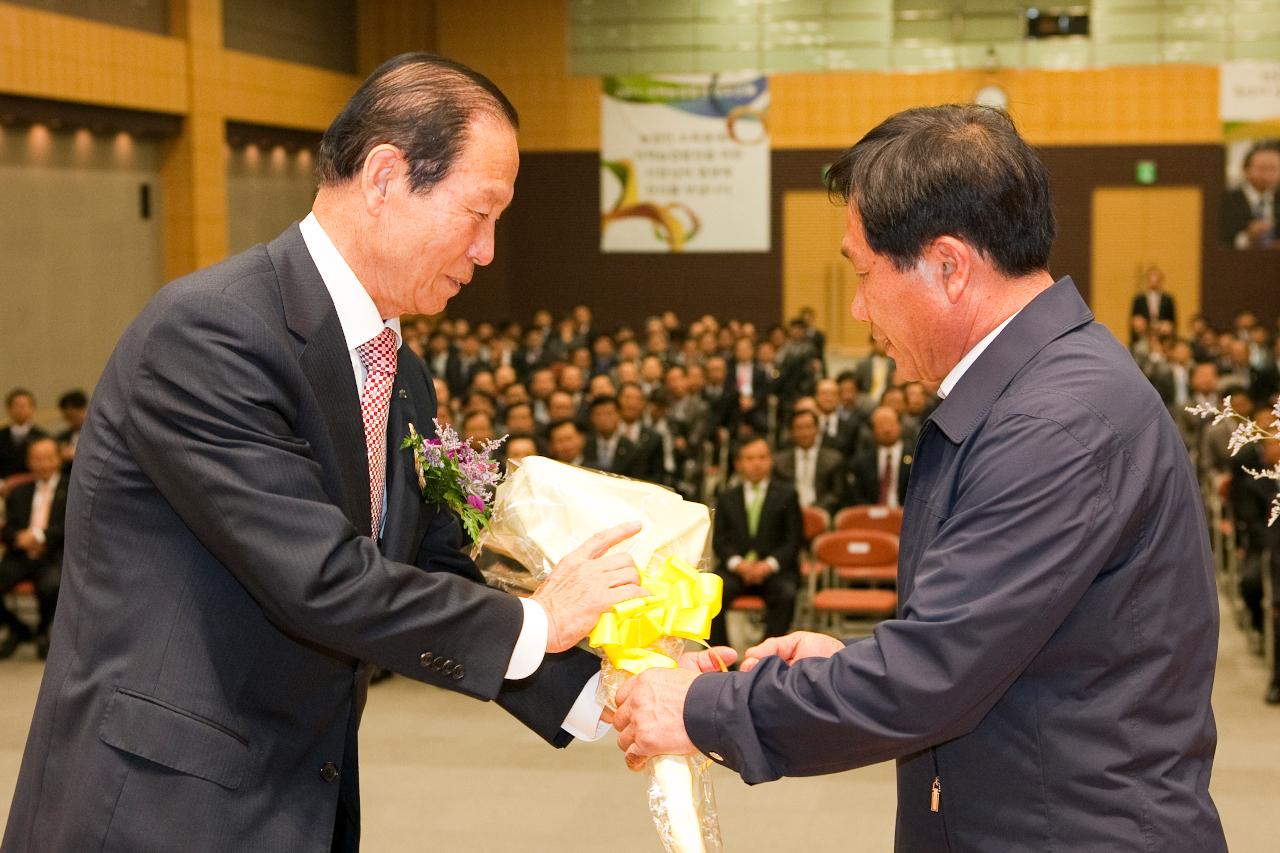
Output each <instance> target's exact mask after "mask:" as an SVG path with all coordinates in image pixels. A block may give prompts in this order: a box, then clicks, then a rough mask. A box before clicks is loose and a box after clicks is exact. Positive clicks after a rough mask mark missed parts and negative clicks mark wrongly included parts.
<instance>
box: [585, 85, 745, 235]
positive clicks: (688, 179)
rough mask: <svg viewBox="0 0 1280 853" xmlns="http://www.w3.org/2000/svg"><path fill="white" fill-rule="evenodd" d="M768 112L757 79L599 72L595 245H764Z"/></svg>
mask: <svg viewBox="0 0 1280 853" xmlns="http://www.w3.org/2000/svg"><path fill="white" fill-rule="evenodd" d="M768 108H769V85H768V79H767V78H765V77H759V76H756V75H741V74H740V75H710V76H706V75H702V76H679V77H645V76H636V77H606V78H605V79H604V94H603V100H602V107H601V114H602V121H603V133H602V134H601V156H600V166H601V168H600V204H601V208H600V232H601V237H600V247H601V250H602V251H605V252H767V251H769V129H768Z"/></svg>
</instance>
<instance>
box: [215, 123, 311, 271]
mask: <svg viewBox="0 0 1280 853" xmlns="http://www.w3.org/2000/svg"><path fill="white" fill-rule="evenodd" d="M226 156H227V251H228V252H231V253H233V254H234V253H235V252H241V251H244V250H245V249H247V248H249V247H250V246H252V245H254V244H255V243H264V242H267V241H269V240H272V239H274V238H275V236H276V235H277V234H279V233H280V232H281V231H283V230H284V229H285V228H286V227H287V226H288V225H289V224H290V223H291V222H294V221H295V220H298V219H302V218H303V217H304V216H306V215H307V212H308V211H310V210H311V202H312V201H313V200H314V199H315V194H316V185H315V178H314V176H313V171H312V166H313V162H312V157H311V152H310V151H307V150H306V149H302V150H299V151H294V152H290V151H286V150H285V148H284V146H277V147H276V148H274V149H267V150H262V149H260V148H259V147H258V146H257V145H243V146H239V147H237V148H229V149H228V150H227V154H226Z"/></svg>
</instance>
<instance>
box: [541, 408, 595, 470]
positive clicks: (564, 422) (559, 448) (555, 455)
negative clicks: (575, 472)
mask: <svg viewBox="0 0 1280 853" xmlns="http://www.w3.org/2000/svg"><path fill="white" fill-rule="evenodd" d="M546 443H547V453H549V454H550V456H551V458H552V459H554V460H556V461H557V462H563V463H564V464H566V465H573V466H574V467H576V468H581V467H583V466H584V465H590V464H591V462H590V461H589V460H588V459H587V457H586V455H585V452H586V436H584V435H583V434H582V428H581V427H580V426H578V424H577V422H576V421H574V420H573V419H572V418H562V419H560V420H556V421H552V422H551V423H550V425H549V426H548V427H547V442H546Z"/></svg>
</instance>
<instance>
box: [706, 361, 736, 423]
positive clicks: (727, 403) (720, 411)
mask: <svg viewBox="0 0 1280 853" xmlns="http://www.w3.org/2000/svg"><path fill="white" fill-rule="evenodd" d="M705 373H706V384H705V385H704V386H703V389H702V398H703V399H704V400H706V402H707V409H708V417H707V430H708V433H709V434H711V435H714V434H715V432H716V430H718V429H719V428H720V427H727V426H728V425H729V422H730V420H731V419H732V413H733V410H734V409H735V408H736V407H737V397H736V396H735V395H734V393H733V392H732V391H731V390H730V389H729V364H728V362H726V361H725V360H724V358H723V357H721V356H718V355H713V356H711V357H710V358H708V359H707V364H706V369H705Z"/></svg>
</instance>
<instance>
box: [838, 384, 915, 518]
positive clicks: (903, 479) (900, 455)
mask: <svg viewBox="0 0 1280 853" xmlns="http://www.w3.org/2000/svg"><path fill="white" fill-rule="evenodd" d="M871 435H872V438H873V439H874V441H873V442H870V443H868V444H867V446H866V447H863V448H862V449H860V450H859V451H858V455H857V456H855V457H854V458H853V459H852V460H850V462H849V474H850V480H851V481H852V485H851V486H850V495H851V497H852V499H853V502H854V503H856V504H878V505H880V506H892V507H900V506H903V505H904V503H905V501H906V498H907V483H908V482H909V481H910V476H911V462H912V457H911V448H910V447H909V446H907V443H906V442H905V441H903V440H902V418H901V416H899V415H898V413H897V411H896V410H894V409H891V408H889V407H888V406H880V407H879V408H878V409H876V410H875V411H874V412H872V413H871Z"/></svg>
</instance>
